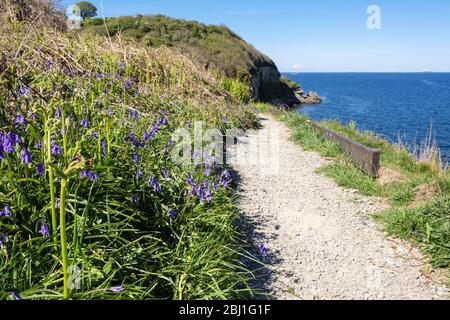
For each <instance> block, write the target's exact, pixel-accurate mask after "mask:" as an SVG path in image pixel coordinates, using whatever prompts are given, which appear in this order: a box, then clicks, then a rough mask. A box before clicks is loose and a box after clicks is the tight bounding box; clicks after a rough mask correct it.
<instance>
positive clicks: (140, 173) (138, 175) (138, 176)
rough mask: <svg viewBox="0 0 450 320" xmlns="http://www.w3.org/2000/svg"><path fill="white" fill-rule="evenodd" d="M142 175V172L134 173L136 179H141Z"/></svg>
mask: <svg viewBox="0 0 450 320" xmlns="http://www.w3.org/2000/svg"><path fill="white" fill-rule="evenodd" d="M143 175H144V174H143V173H142V171H141V170H138V171H137V172H136V178H140V177H142V176H143Z"/></svg>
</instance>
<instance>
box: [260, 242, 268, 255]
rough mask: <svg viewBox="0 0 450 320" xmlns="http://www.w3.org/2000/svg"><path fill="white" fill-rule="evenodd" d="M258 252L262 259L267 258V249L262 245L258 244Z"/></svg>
mask: <svg viewBox="0 0 450 320" xmlns="http://www.w3.org/2000/svg"><path fill="white" fill-rule="evenodd" d="M258 250H259V253H260V254H261V255H262V256H263V257H267V249H266V246H265V245H264V244H260V245H259V246H258Z"/></svg>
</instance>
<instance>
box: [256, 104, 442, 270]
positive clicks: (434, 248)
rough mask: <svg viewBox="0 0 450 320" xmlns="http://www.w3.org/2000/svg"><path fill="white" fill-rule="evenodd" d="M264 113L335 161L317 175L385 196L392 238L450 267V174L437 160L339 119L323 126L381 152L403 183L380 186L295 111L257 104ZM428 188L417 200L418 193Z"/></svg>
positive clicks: (384, 162)
mask: <svg viewBox="0 0 450 320" xmlns="http://www.w3.org/2000/svg"><path fill="white" fill-rule="evenodd" d="M254 107H255V108H256V109H257V110H259V111H260V112H271V113H273V114H274V115H275V116H276V117H277V118H278V119H279V120H281V121H283V122H285V123H286V124H287V125H288V126H289V127H291V128H292V129H293V137H292V138H293V140H294V141H295V142H296V143H298V144H299V145H301V146H302V147H303V148H304V149H306V150H311V151H317V152H319V153H320V154H321V155H322V156H323V157H328V158H331V159H333V161H332V162H331V163H330V164H328V165H326V166H324V167H323V168H320V169H319V171H320V172H322V173H324V174H325V175H327V176H329V177H331V178H333V179H334V180H335V181H336V182H337V183H338V184H339V185H340V186H344V187H347V188H351V189H356V190H358V191H359V192H360V193H361V194H363V195H368V196H378V197H383V198H386V199H387V200H388V201H389V203H390V205H391V209H389V210H387V211H385V212H381V213H379V214H377V215H376V218H377V219H379V220H380V221H381V222H382V223H383V224H384V225H385V226H386V231H387V232H388V233H389V234H393V235H396V236H399V237H401V238H402V239H408V240H412V241H413V242H415V243H416V244H417V245H418V246H419V247H421V248H422V249H423V250H424V252H426V253H427V254H429V256H430V259H431V262H432V263H433V265H434V266H438V267H449V266H450V207H449V203H450V173H449V172H448V171H444V170H443V169H442V168H441V167H440V165H439V162H438V161H437V159H436V158H429V159H428V161H424V160H423V159H422V160H416V159H415V158H414V157H413V156H412V155H411V154H410V153H409V152H408V151H407V150H406V149H404V148H401V147H399V146H395V145H393V144H390V143H389V142H388V141H386V140H384V139H383V138H382V137H380V136H378V135H376V134H374V133H372V132H360V131H358V130H357V129H356V128H355V125H354V124H350V125H343V124H340V123H339V122H337V121H321V122H319V124H320V125H321V126H323V127H326V128H329V129H331V130H333V131H335V132H339V133H341V134H343V135H344V136H347V137H349V138H350V139H353V140H355V141H357V142H360V143H362V144H364V145H367V146H370V147H373V148H379V149H381V150H382V156H381V165H382V166H383V167H385V168H389V169H391V170H395V172H398V173H400V174H401V175H402V179H400V180H397V181H391V182H388V183H386V184H380V183H379V181H377V179H374V178H372V177H369V176H367V175H365V174H364V173H363V172H362V171H361V170H360V169H359V168H357V167H355V165H353V163H352V162H351V161H350V160H349V159H348V157H347V156H345V155H344V154H343V152H342V151H341V149H340V148H339V146H338V145H337V144H335V143H333V142H332V141H330V140H328V139H325V137H324V136H323V135H322V134H320V133H319V132H317V131H316V130H315V129H314V127H313V126H312V124H311V122H310V120H309V119H308V118H307V117H305V116H302V115H300V114H298V113H296V112H286V111H280V110H275V109H273V108H272V107H270V106H268V105H265V104H258V105H254ZM427 187H428V189H430V190H431V191H429V192H428V194H427V197H426V198H425V199H422V201H421V202H417V198H418V196H420V190H421V189H423V188H425V189H427Z"/></svg>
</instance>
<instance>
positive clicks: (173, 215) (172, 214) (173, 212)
mask: <svg viewBox="0 0 450 320" xmlns="http://www.w3.org/2000/svg"><path fill="white" fill-rule="evenodd" d="M178 215H179V212H178V210H177V209H172V210H169V212H168V213H167V216H168V217H169V218H170V219H173V218H176V217H177V216H178Z"/></svg>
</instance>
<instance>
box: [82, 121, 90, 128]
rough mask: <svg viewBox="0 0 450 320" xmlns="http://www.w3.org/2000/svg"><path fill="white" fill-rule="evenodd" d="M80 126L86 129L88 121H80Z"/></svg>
mask: <svg viewBox="0 0 450 320" xmlns="http://www.w3.org/2000/svg"><path fill="white" fill-rule="evenodd" d="M80 125H81V126H83V127H85V128H88V127H89V120H87V119H83V120H81V121H80Z"/></svg>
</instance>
